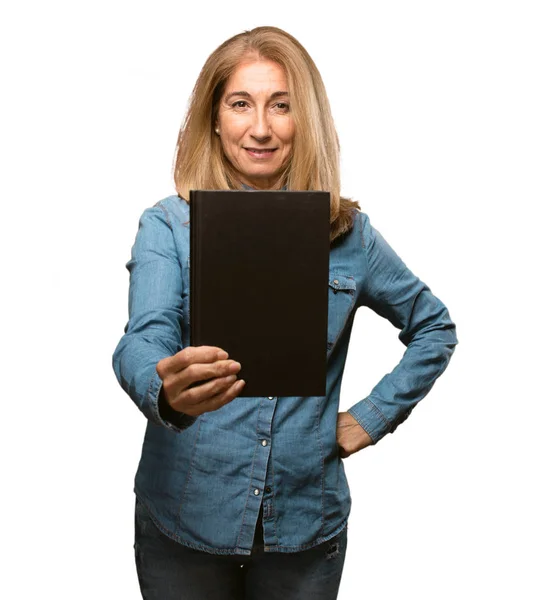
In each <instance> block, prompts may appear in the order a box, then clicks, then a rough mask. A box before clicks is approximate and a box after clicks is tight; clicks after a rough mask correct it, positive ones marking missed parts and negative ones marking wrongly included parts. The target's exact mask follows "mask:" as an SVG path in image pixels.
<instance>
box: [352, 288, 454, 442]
mask: <svg viewBox="0 0 550 600" xmlns="http://www.w3.org/2000/svg"><path fill="white" fill-rule="evenodd" d="M415 304H416V312H417V313H418V315H419V316H417V320H418V321H420V322H422V321H423V327H422V328H421V329H420V330H419V331H418V332H417V333H416V334H415V335H414V337H413V339H412V340H411V341H408V346H407V349H406V350H405V353H404V354H403V357H402V359H401V360H400V362H399V363H398V364H397V365H396V367H395V368H394V369H393V371H392V372H391V373H388V374H387V375H385V376H384V377H383V378H382V379H381V380H380V382H379V383H378V384H377V385H376V386H375V387H374V388H373V390H372V391H371V393H370V394H369V395H368V396H367V397H366V398H364V399H363V400H361V401H360V402H358V403H357V404H355V405H354V406H353V407H352V408H351V409H350V410H349V412H350V414H352V415H353V416H354V417H355V418H356V419H357V421H358V422H359V423H360V424H361V425H362V427H363V428H364V429H365V431H367V433H369V435H370V436H371V437H372V439H373V441H374V442H375V443H376V442H377V441H378V440H379V439H381V438H382V437H383V436H384V435H385V434H387V433H392V432H393V431H395V429H396V428H397V426H398V425H399V424H400V423H402V422H403V421H404V420H405V419H406V418H407V417H408V416H409V414H410V412H411V411H412V409H413V408H414V407H415V406H416V404H417V403H418V402H420V400H422V398H424V397H425V396H426V394H427V393H428V392H429V391H430V389H431V388H432V387H433V385H434V383H435V381H436V380H437V378H438V377H439V376H440V375H441V374H442V373H443V372H444V371H445V369H446V368H447V365H448V364H449V361H450V359H451V356H452V354H453V352H454V348H455V346H456V344H457V343H458V341H457V338H456V332H455V325H454V323H453V322H452V321H451V318H450V316H449V313H448V311H447V309H446V308H445V306H444V305H443V304H442V303H441V302H440V301H439V300H438V299H437V298H435V296H433V295H432V294H431V292H429V291H426V290H425V291H423V292H422V293H421V294H420V296H419V297H418V298H417V300H416V302H415ZM427 306H431V307H432V311H431V312H430V313H428V312H427V311H426V307H427ZM423 319H424V320H423ZM399 337H400V339H402V341H403V338H404V337H405V334H404V333H403V331H402V332H401V333H400V336H399Z"/></svg>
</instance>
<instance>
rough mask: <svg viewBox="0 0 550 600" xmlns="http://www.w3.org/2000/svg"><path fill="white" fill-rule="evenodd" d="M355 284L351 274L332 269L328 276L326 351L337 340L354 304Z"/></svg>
mask: <svg viewBox="0 0 550 600" xmlns="http://www.w3.org/2000/svg"><path fill="white" fill-rule="evenodd" d="M355 294H356V285H355V279H354V278H353V277H351V275H344V274H342V273H337V272H334V271H330V272H329V276H328V331H327V351H329V352H330V351H331V350H332V348H333V346H334V344H336V342H337V341H338V338H339V337H340V335H341V333H342V331H343V329H344V327H345V326H346V323H347V321H348V318H349V316H350V313H351V311H352V309H353V306H354V305H355Z"/></svg>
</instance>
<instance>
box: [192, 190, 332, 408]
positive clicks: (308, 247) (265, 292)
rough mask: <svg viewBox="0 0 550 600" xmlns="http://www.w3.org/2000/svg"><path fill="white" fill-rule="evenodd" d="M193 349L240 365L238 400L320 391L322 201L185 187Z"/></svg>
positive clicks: (324, 195)
mask: <svg viewBox="0 0 550 600" xmlns="http://www.w3.org/2000/svg"><path fill="white" fill-rule="evenodd" d="M190 211H191V214H190V220H191V241H190V287H191V290H190V292H191V293H190V323H191V345H192V346H202V345H208V346H219V347H220V348H222V349H223V350H226V351H227V352H228V354H229V358H231V359H233V360H236V361H238V362H240V363H241V370H240V371H239V373H238V375H237V376H238V377H239V378H242V379H244V380H245V381H246V384H245V386H244V389H243V391H242V392H241V393H240V396H241V397H243V396H244V397H253V396H324V395H325V394H326V362H327V354H326V352H327V325H328V290H327V281H328V269H329V251H330V243H329V233H330V194H329V193H328V192H309V191H308V192H297V191H263V190H225V191H208V190H198V191H197V190H193V191H191V194H190Z"/></svg>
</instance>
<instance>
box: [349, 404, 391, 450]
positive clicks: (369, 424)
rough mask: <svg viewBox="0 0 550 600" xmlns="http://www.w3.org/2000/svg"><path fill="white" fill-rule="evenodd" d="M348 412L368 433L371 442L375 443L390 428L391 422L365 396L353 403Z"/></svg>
mask: <svg viewBox="0 0 550 600" xmlns="http://www.w3.org/2000/svg"><path fill="white" fill-rule="evenodd" d="M348 412H349V414H350V415H351V416H352V417H354V418H355V419H356V420H357V422H358V423H359V425H361V427H362V428H363V429H364V430H365V431H366V432H367V433H368V434H369V435H370V437H371V439H372V442H373V444H376V442H378V441H379V440H381V439H382V438H383V437H384V436H385V435H386V433H389V432H390V431H391V429H392V428H391V423H390V422H389V421H388V420H387V419H386V418H385V417H384V415H383V414H382V413H381V412H380V411H379V410H378V408H377V407H376V405H375V404H374V403H373V402H372V400H370V398H365V399H364V400H361V401H360V402H358V403H357V404H354V405H353V406H352V407H351V408H350V409H348Z"/></svg>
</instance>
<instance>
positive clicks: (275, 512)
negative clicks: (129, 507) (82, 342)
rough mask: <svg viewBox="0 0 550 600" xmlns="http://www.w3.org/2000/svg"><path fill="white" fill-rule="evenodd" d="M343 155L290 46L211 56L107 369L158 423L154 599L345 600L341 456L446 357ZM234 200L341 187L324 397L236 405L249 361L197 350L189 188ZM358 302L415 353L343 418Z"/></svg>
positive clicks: (150, 444) (140, 541) (149, 506)
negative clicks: (257, 193)
mask: <svg viewBox="0 0 550 600" xmlns="http://www.w3.org/2000/svg"><path fill="white" fill-rule="evenodd" d="M338 150H339V149H338V139H337V135H336V132H335V129H334V124H333V121H332V117H331V113H330V108H329V103H328V99H327V96H326V92H325V88H324V85H323V82H322V80H321V77H320V75H319V72H318V71H317V68H316V67H315V64H314V63H313V61H312V60H311V58H310V57H309V55H308V54H307V52H306V51H305V49H304V48H303V47H302V46H301V45H300V44H299V43H298V42H297V41H296V40H295V39H294V38H293V37H292V36H290V35H288V34H287V33H285V32H284V31H281V30H280V29H276V28H273V27H259V28H257V29H254V30H252V31H249V32H245V33H242V34H239V35H237V36H235V37H233V38H231V39H229V40H227V41H226V42H225V43H223V44H222V45H221V46H220V47H219V48H217V50H215V51H214V53H213V54H212V55H211V56H210V57H209V58H208V60H207V61H206V64H205V65H204V67H203V69H202V71H201V73H200V76H199V78H198V81H197V83H196V86H195V89H194V92H193V96H192V99H191V103H190V107H189V111H188V114H187V117H186V119H185V122H184V124H183V126H182V128H181V131H180V135H179V139H178V146H177V154H176V161H175V170H174V171H175V183H176V189H177V192H178V195H177V196H170V197H168V198H166V199H164V200H162V201H160V202H158V203H157V204H156V205H155V206H154V207H152V208H149V209H147V210H146V211H145V212H144V213H143V215H142V217H141V220H140V226H139V231H138V233H137V237H136V241H135V244H134V246H133V249H132V257H131V260H130V261H129V262H128V264H127V267H128V269H129V271H130V302H129V312H130V317H129V321H128V324H127V326H126V329H125V334H124V336H123V337H122V339H121V340H120V342H119V344H118V346H117V348H116V350H115V353H114V357H113V365H114V369H115V372H116V375H117V378H118V380H119V382H120V384H121V385H122V387H123V388H124V389H125V391H126V392H127V393H128V394H129V395H130V396H131V397H132V399H133V400H134V401H135V402H136V404H137V405H138V407H139V408H140V409H141V410H142V411H143V413H144V414H145V416H146V417H147V418H148V425H147V431H146V434H145V440H144V444H143V452H142V457H141V461H140V464H139V468H138V471H137V475H136V481H135V492H136V497H137V500H136V540H135V551H136V564H137V570H138V577H139V581H140V586H141V590H142V594H143V597H144V598H147V599H151V598H158V599H161V598H162V599H163V600H169V599H173V598H174V599H175V598H185V599H190V600H191V599H201V600H202V599H206V598H216V599H218V598H219V599H229V598H247V599H253V598H258V599H260V598H261V599H262V600H266V599H271V598H273V599H275V598H277V599H279V598H282V597H285V598H287V600H291V599H294V598H295V599H298V598H299V599H300V600H303V599H304V598H315V599H317V600H323V599H329V598H336V597H337V593H338V587H339V584H340V579H341V574H342V569H343V564H344V558H345V552H346V539H347V538H346V535H347V520H348V516H349V512H350V507H351V499H350V493H349V488H348V485H347V482H346V477H345V473H344V466H343V463H342V458H345V457H347V456H349V455H350V454H352V453H354V452H357V451H358V450H360V449H362V448H365V447H366V446H369V445H371V444H374V443H376V442H378V441H379V440H380V439H381V438H382V437H383V436H384V435H385V434H386V433H388V432H393V431H394V430H395V428H396V427H397V425H398V424H399V423H401V422H402V421H403V420H404V419H405V418H406V417H407V416H408V415H409V413H410V411H411V410H412V408H413V407H414V406H415V405H416V404H417V403H418V401H420V400H421V399H422V398H423V397H424V396H425V395H426V394H427V393H428V391H429V390H430V388H431V387H432V385H433V383H434V381H435V380H436V379H437V377H438V376H439V375H440V374H441V373H442V372H443V371H444V370H445V368H446V366H447V364H448V362H449V359H450V357H451V354H452V352H453V350H454V346H455V344H456V343H457V340H456V336H455V326H454V324H453V322H452V321H451V319H450V317H449V314H448V311H447V309H446V308H445V306H444V305H443V304H442V303H441V301H440V300H438V299H437V298H436V297H435V296H433V295H432V293H431V292H430V290H429V288H428V287H427V286H426V285H425V284H424V283H422V282H421V281H420V280H419V279H418V278H417V277H415V276H414V275H413V274H412V273H411V272H410V270H408V269H407V267H406V266H405V264H404V263H403V262H402V261H401V260H400V259H399V257H398V256H397V255H396V254H395V253H394V252H393V251H392V249H391V248H390V247H389V246H388V244H387V243H386V242H385V241H384V239H383V238H382V237H381V236H380V234H379V233H378V232H377V231H376V230H375V229H374V228H373V227H372V226H371V224H370V222H369V219H368V217H367V216H366V215H365V214H364V213H362V212H360V210H359V208H360V207H359V205H358V204H357V203H356V202H352V201H350V200H348V199H345V198H342V197H340V181H339V167H338V164H339V155H338V154H339V153H338ZM239 188H246V189H250V188H253V189H282V188H285V189H290V190H325V191H330V193H331V234H330V237H331V249H330V270H329V281H328V294H329V315H328V348H327V391H328V392H327V395H326V396H323V397H312V398H306V399H304V398H288V397H287V398H284V399H278V398H273V397H269V398H239V393H240V392H241V391H242V389H243V387H244V386H245V385H246V382H243V381H242V380H239V379H238V378H237V377H238V373H239V370H240V365H239V363H237V362H236V361H234V360H232V359H231V357H230V356H228V355H227V353H226V352H225V351H224V350H223V348H214V347H207V346H202V347H191V346H190V345H189V206H188V198H189V190H190V189H239ZM220 251H221V252H223V248H220ZM363 305H365V306H369V307H370V308H372V309H373V310H375V311H376V312H377V313H378V314H380V315H382V316H384V317H385V318H387V319H389V320H390V321H391V322H392V323H393V325H395V326H396V327H398V328H399V329H400V330H401V331H400V334H399V338H400V340H401V341H402V342H403V343H404V344H405V345H406V346H407V349H406V351H405V353H404V355H403V358H402V360H401V361H400V363H399V364H398V365H397V366H396V367H395V369H394V371H393V372H392V373H391V374H389V375H386V376H385V377H384V378H383V379H382V380H381V381H380V383H379V384H378V385H377V386H376V387H375V388H374V390H373V391H372V393H371V394H370V395H369V396H368V397H367V398H364V399H362V400H360V401H359V402H357V403H356V404H355V405H354V406H353V407H352V408H351V409H350V410H348V411H347V412H341V413H339V412H338V403H339V393H340V385H341V381H342V374H343V370H344V364H345V359H346V354H347V349H348V344H349V339H350V333H351V325H352V321H353V316H354V314H355V311H356V310H357V308H358V307H359V306H363ZM222 309H223V298H221V299H220V310H222ZM228 317H229V318H230V316H228Z"/></svg>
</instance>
